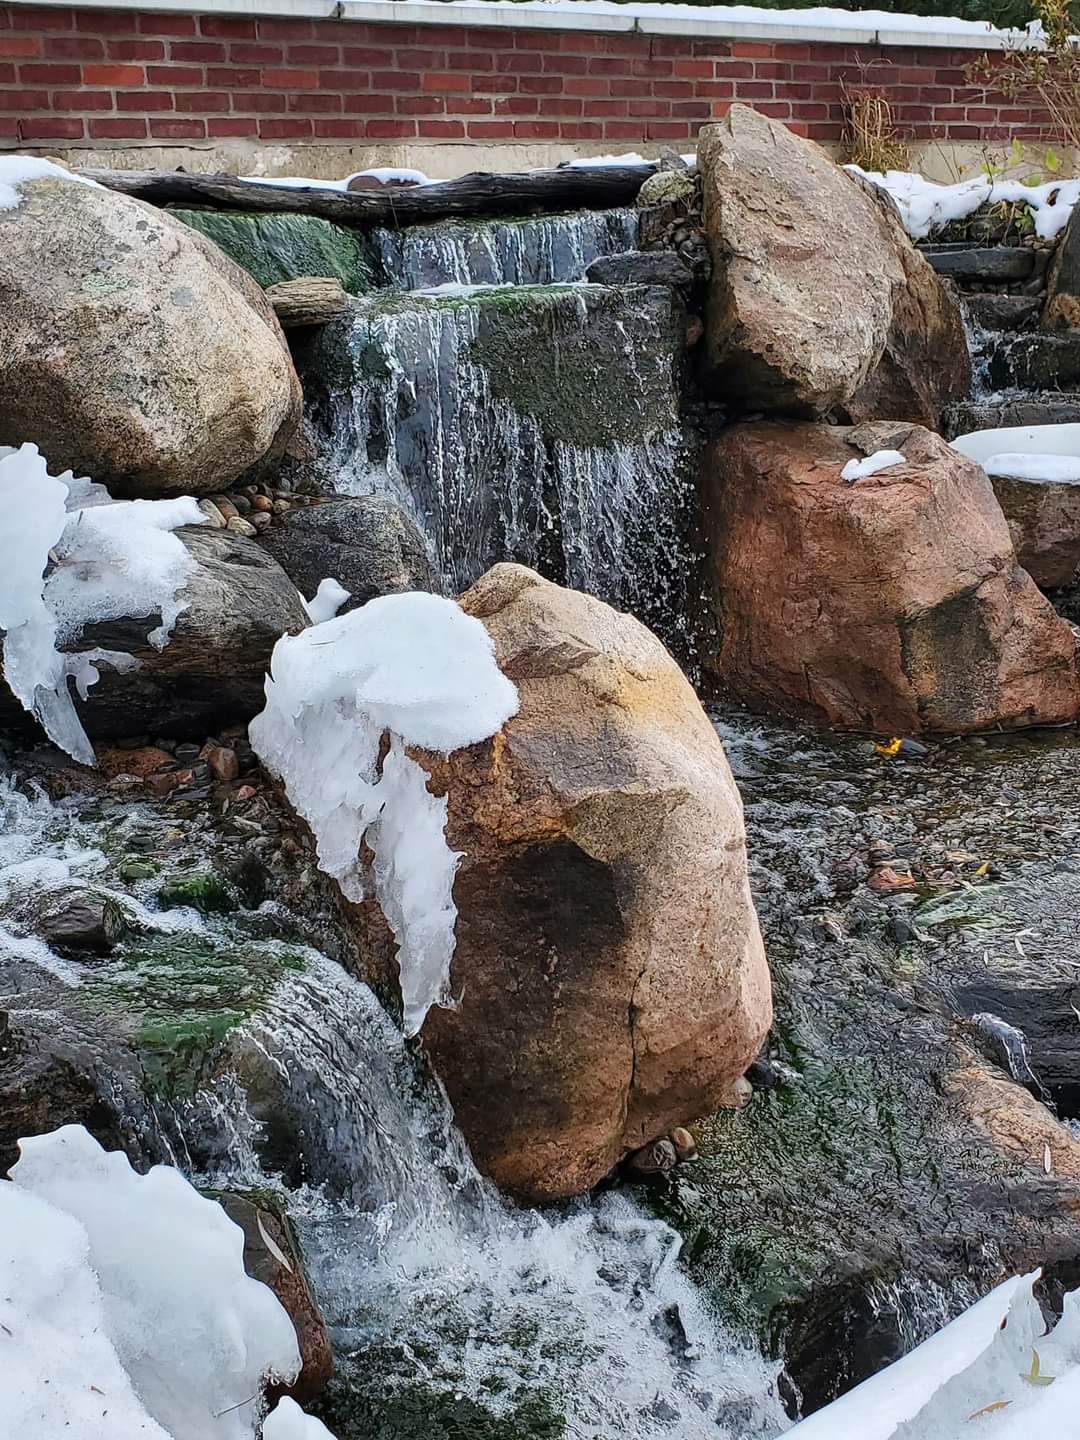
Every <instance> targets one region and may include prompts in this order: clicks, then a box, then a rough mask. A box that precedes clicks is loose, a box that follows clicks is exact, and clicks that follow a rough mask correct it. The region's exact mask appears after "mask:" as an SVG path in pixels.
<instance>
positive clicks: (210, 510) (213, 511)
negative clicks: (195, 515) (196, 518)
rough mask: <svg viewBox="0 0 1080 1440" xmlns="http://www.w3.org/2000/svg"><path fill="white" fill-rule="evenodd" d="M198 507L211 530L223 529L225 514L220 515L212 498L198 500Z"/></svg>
mask: <svg viewBox="0 0 1080 1440" xmlns="http://www.w3.org/2000/svg"><path fill="white" fill-rule="evenodd" d="M199 509H200V510H201V511H202V513H203V514H204V515H205V516H206V519H207V523H208V524H209V526H210V528H211V530H224V529H225V516H224V515H222V513H221V511H220V510H219V509H218V507H217V506H216V505H215V504H214V502H213V501H212V500H200V501H199Z"/></svg>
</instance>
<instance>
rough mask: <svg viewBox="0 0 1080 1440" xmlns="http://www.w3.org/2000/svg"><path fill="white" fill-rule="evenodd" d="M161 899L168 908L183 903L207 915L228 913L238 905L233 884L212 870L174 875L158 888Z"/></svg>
mask: <svg viewBox="0 0 1080 1440" xmlns="http://www.w3.org/2000/svg"><path fill="white" fill-rule="evenodd" d="M158 899H159V901H160V902H161V904H162V905H163V906H164V907H165V909H166V910H171V909H173V908H175V907H176V906H181V905H182V906H188V907H190V908H191V909H193V910H198V911H199V912H200V913H201V914H203V915H213V914H219V915H227V914H228V913H229V911H230V910H235V909H236V896H235V895H234V894H233V891H232V889H231V887H230V886H229V885H228V884H227V883H226V882H225V881H224V880H222V878H221V877H220V875H215V874H214V873H213V871H211V870H197V871H192V872H190V873H189V874H186V875H173V876H171V877H170V878H169V879H168V880H166V881H165V883H164V884H163V885H162V887H161V889H160V890H159V891H158Z"/></svg>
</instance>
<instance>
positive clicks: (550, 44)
mask: <svg viewBox="0 0 1080 1440" xmlns="http://www.w3.org/2000/svg"><path fill="white" fill-rule="evenodd" d="M974 58H975V55H974V53H973V52H966V51H959V50H949V49H932V48H920V49H901V48H898V47H888V48H880V47H876V46H851V45H834V44H827V43H802V42H799V43H795V42H786V41H780V42H776V43H765V42H759V41H753V42H750V41H740V40H732V41H717V40H695V39H693V38H691V37H682V36H679V37H660V36H648V35H627V34H594V33H590V32H583V31H563V32H560V31H555V30H547V29H544V30H529V29H513V30H494V29H489V28H479V27H469V26H466V25H456V24H454V25H437V26H435V25H412V24H398V23H388V24H368V23H360V22H350V21H341V20H275V19H239V18H231V17H227V16H210V15H202V16H193V15H170V14H152V13H139V12H136V11H131V10H115V11H113V10H78V9H71V10H67V9H51V8H41V9H35V8H30V7H26V6H21V5H2V4H0V147H3V146H6V147H16V146H20V145H24V146H28V147H43V146H44V147H48V146H49V145H50V144H54V145H56V146H58V147H59V146H60V145H61V144H64V145H78V144H80V143H82V144H96V145H98V146H107V145H110V144H112V145H129V144H138V143H140V142H143V143H148V144H159V145H160V144H164V145H169V144H177V143H180V144H183V143H187V142H193V143H198V142H212V141H222V140H226V139H237V138H240V139H244V138H249V139H253V140H254V139H261V140H265V141H270V142H274V141H278V142H280V141H285V142H289V143H292V144H303V143H305V142H306V143H314V144H319V143H321V144H333V143H335V142H344V143H358V142H380V141H400V142H408V141H423V142H427V143H430V142H432V141H455V140H456V141H463V140H471V141H480V142H492V141H565V142H574V143H578V142H589V143H593V142H595V143H596V144H597V146H601V145H608V144H609V143H613V142H620V143H622V144H625V143H626V142H635V143H643V142H647V141H665V142H670V143H673V144H675V145H679V144H681V143H684V142H687V141H690V140H691V139H692V138H693V136H694V135H695V134H696V132H697V130H698V128H699V126H700V125H701V124H702V123H703V122H705V121H707V120H709V119H713V118H715V117H717V116H719V115H722V114H723V113H724V111H725V110H726V109H727V107H728V105H729V104H730V103H731V101H733V100H743V101H746V102H748V103H750V104H752V105H755V106H757V108H758V109H760V110H763V111H765V112H766V113H767V114H769V115H774V116H776V117H778V118H779V119H783V120H786V121H788V122H789V123H790V124H791V125H792V128H794V129H798V130H801V131H802V132H803V133H805V134H808V135H810V136H811V137H812V138H813V139H815V140H834V139H836V138H838V136H839V134H840V130H841V126H842V118H843V117H842V110H841V105H840V99H841V93H842V87H843V86H844V84H845V83H846V84H847V85H849V86H873V87H874V88H879V89H881V90H882V91H883V92H884V93H885V94H886V95H887V96H888V97H889V99H890V100H891V102H892V105H893V115H894V118H895V120H896V123H897V126H898V128H899V129H900V130H901V131H902V132H903V133H905V134H906V135H908V136H909V137H910V138H912V139H916V140H934V139H941V140H950V141H978V140H980V139H986V140H1000V139H1002V138H1007V137H1009V136H1012V135H1014V134H1018V135H1021V136H1028V137H1031V136H1035V135H1038V134H1044V135H1049V134H1051V128H1050V126H1049V122H1048V119H1047V117H1046V115H1045V114H1043V113H1041V112H1039V111H1032V110H1029V109H1026V108H1024V107H1018V106H1015V105H1010V104H1009V103H1008V102H1006V101H1004V100H1002V99H1001V98H1000V97H994V96H989V97H987V96H986V95H985V93H984V92H983V91H981V90H976V89H972V88H970V87H969V86H967V85H966V84H965V81H964V66H965V65H966V64H967V62H968V61H970V60H972V59H974Z"/></svg>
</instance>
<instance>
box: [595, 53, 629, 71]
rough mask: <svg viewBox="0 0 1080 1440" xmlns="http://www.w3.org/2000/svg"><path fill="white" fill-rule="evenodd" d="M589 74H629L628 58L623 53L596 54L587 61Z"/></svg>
mask: <svg viewBox="0 0 1080 1440" xmlns="http://www.w3.org/2000/svg"><path fill="white" fill-rule="evenodd" d="M589 74H590V75H629V74H630V60H629V58H628V57H627V56H624V55H614V56H608V55H598V56H597V57H596V59H594V60H590V61H589Z"/></svg>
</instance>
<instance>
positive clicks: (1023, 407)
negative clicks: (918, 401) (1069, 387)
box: [941, 394, 1080, 440]
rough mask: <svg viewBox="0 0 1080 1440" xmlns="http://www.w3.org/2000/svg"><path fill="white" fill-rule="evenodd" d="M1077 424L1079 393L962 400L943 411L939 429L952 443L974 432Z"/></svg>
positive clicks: (1079, 413)
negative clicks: (1007, 398)
mask: <svg viewBox="0 0 1080 1440" xmlns="http://www.w3.org/2000/svg"><path fill="white" fill-rule="evenodd" d="M1077 422H1080V394H1049V395H1047V394H1038V395H1032V396H1029V397H1028V398H1026V399H1023V400H1004V401H997V402H994V403H987V402H985V401H978V400H961V401H959V402H958V403H957V404H955V405H950V406H949V407H948V408H947V409H946V411H945V414H944V416H943V419H942V425H941V430H942V434H943V435H944V436H945V438H946V440H955V439H956V437H957V435H970V434H971V432H972V431H973V430H1003V429H1006V428H1007V427H1009V426H1029V425H1069V424H1075V423H1077Z"/></svg>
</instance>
